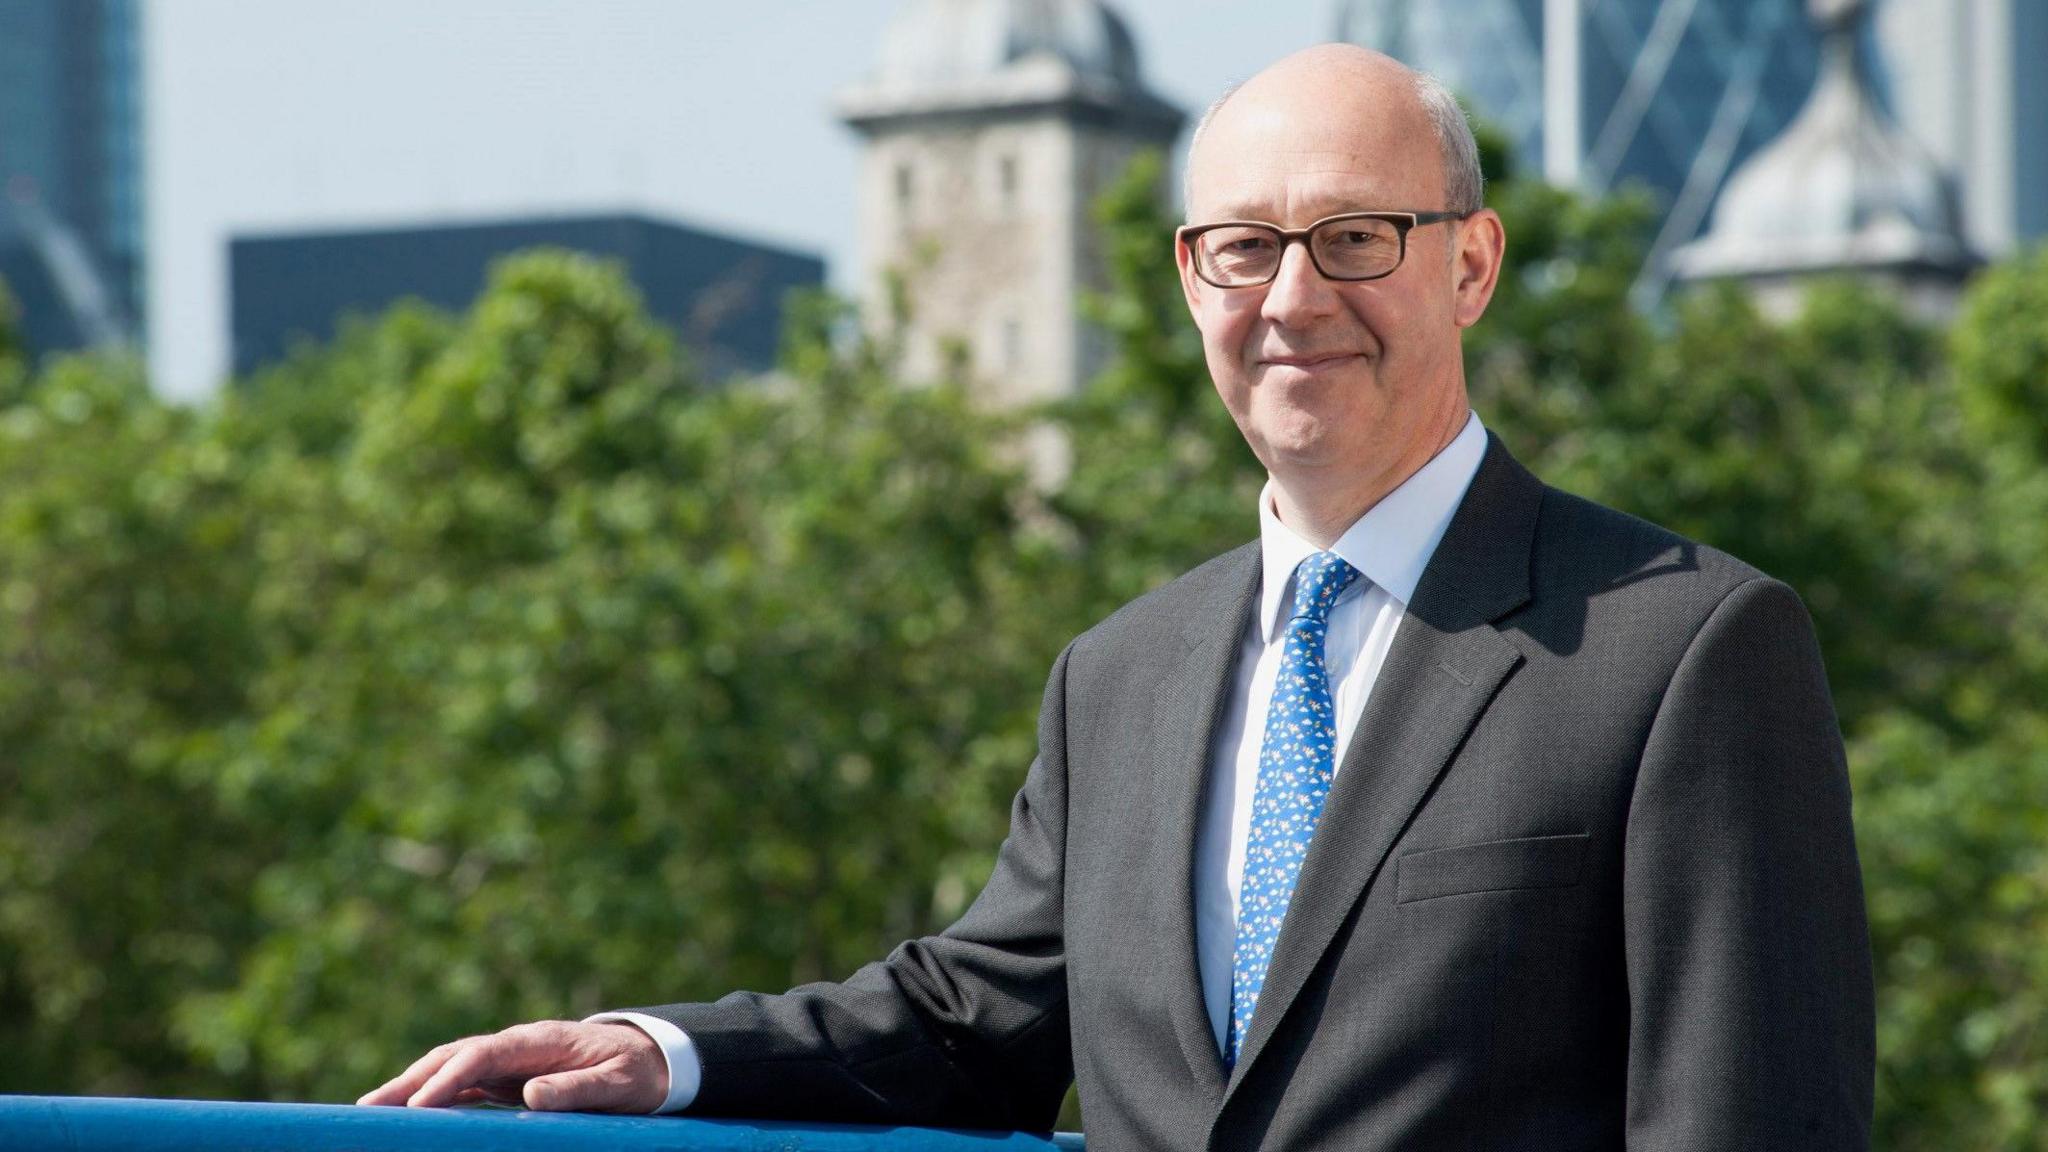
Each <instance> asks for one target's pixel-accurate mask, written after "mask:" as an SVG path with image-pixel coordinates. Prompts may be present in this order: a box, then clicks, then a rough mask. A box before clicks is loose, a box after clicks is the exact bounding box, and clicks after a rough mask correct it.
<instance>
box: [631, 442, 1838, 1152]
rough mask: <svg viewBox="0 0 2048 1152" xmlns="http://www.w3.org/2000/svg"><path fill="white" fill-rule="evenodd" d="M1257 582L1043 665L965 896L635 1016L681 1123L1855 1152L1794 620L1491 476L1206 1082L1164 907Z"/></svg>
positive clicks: (1788, 601)
mask: <svg viewBox="0 0 2048 1152" xmlns="http://www.w3.org/2000/svg"><path fill="white" fill-rule="evenodd" d="M1258 581H1259V563H1258V546H1257V544H1256V543H1253V544H1248V545H1246V546H1244V547H1242V548H1239V549H1236V550H1235V551H1232V552H1229V553H1226V554H1225V555H1222V556H1219V557H1217V558H1215V559H1214V560H1211V561H1209V562H1208V563H1206V564H1204V565H1202V566H1201V567H1199V568H1197V569H1195V570H1194V571H1192V572H1189V573H1187V574H1186V575H1185V576H1182V577H1181V578H1180V579H1178V580H1176V581H1174V582H1173V583H1171V584H1168V585H1167V586H1165V587H1163V588H1160V589H1158V590H1156V591H1154V592H1151V593H1149V594H1147V595H1145V596H1142V597H1140V598H1139V599H1137V600H1135V601H1133V602H1131V603H1130V604H1128V605H1125V606H1124V607H1123V608H1122V609H1120V610H1119V611H1118V612H1117V613H1116V614H1114V615H1113V616H1111V617H1109V618H1108V619H1107V620H1104V621H1103V622H1102V623H1101V624H1099V625H1097V626H1096V627H1094V628H1092V629H1090V630H1089V631H1088V632H1087V633H1085V634H1083V635H1082V636H1080V637H1079V638H1077V639H1075V640H1074V641H1073V642H1072V643H1071V644H1070V645H1069V646H1068V647H1067V649H1066V651H1065V652H1063V653H1061V655H1060V657H1059V660H1058V662H1057V663H1056V664H1055V665H1054V667H1053V671H1052V677H1051V681H1050V683H1049V684H1048V685H1047V687H1046V693H1045V703H1044V709H1043V712H1042V714H1041V716H1040V720H1039V753H1038V757H1037V759H1036V760H1035V761H1034V762H1033V764H1032V766H1031V770H1030V772H1029V774H1028V775H1027V777H1026V779H1025V782H1024V787H1023V789H1022V791H1021V792H1020V793H1019V794H1018V796H1017V799H1016V804H1015V808H1014V811H1013V814H1012V823H1011V828H1010V834H1009V837H1008V839H1007V840H1006V841H1005V842H1004V844H1003V847H1002V851H1001V853H1000V855H999V858H998V860H997V863H996V867H995V872H994V875H993V876H991V878H990V879H989V882H988V886H987V887H986V888H985V889H984V890H983V891H982V892H981V894H980V896H979V897H978V898H977V899H976V900H975V902H974V904H973V906H972V907H971V908H970V909H969V910H968V911H967V913H966V915H965V916H964V917H962V919H961V920H960V921H959V922H958V923H957V924H955V925H953V926H952V927H951V928H949V929H947V930H946V931H945V932H944V933H943V934H941V935H938V936H935V937H930V938H927V939H922V940H914V941H911V942H909V943H906V944H904V945H902V946H901V947H900V948H898V949H896V951H895V952H894V953H892V954H891V955H890V956H889V958H888V959H887V960H885V961H882V962H880V963H877V964H871V965H869V966H867V967H866V968H863V969H862V970H861V971H859V972H858V973H856V974H855V975H854V976H852V977H851V978H850V979H848V980H847V981H845V982H844V983H840V984H814V985H807V986H804V987H801V988H797V989H794V990H792V991H790V992H788V993H786V994H783V995H778V996H766V995H758V994H754V993H735V994H733V995H731V996H728V997H726V998H724V999H722V1000H720V1001H718V1002H717V1003H715V1004H680V1005H668V1006H665V1007H656V1008H645V1009H640V1011H645V1012H650V1013H653V1014H655V1015H658V1016H661V1017H664V1018H666V1019H668V1020H671V1021H673V1022H674V1023H676V1024H678V1025H679V1026H681V1027H682V1028H683V1029H685V1030H686V1031H687V1032H688V1033H689V1034H690V1035H691V1037H692V1038H693V1039H694V1041H695V1043H696V1045H697V1049H698V1052H699V1054H700V1055H701V1056H702V1058H703V1063H704V1078H703V1085H702V1089H701V1091H700V1093H699V1095H698V1098H697V1103H696V1104H695V1105H694V1106H693V1107H692V1109H691V1111H692V1112H693V1113H700V1114H701V1113H708V1114H725V1115H751V1116H784V1117H792V1118H812V1119H835V1120H848V1121H868V1122H879V1123H904V1124H928V1125H948V1126H965V1127H982V1128H1033V1129H1044V1128H1047V1127H1049V1126H1050V1125H1051V1123H1052V1120H1053V1117H1054V1115H1055V1113H1056V1110H1057V1108H1058V1106H1059V1103H1060V1099H1061V1096H1062V1094H1063V1093H1064V1091H1065V1088H1066V1085H1067V1083H1068V1082H1069V1079H1070V1077H1072V1078H1077V1079H1078V1081H1079V1084H1080V1090H1081V1103H1082V1111H1083V1114H1084V1118H1085V1122H1086V1127H1087V1131H1088V1137H1089V1144H1090V1147H1091V1148H1102V1149H1109V1150H1112V1152H1114V1150H1118V1149H1126V1148H1161V1149H1168V1148H1171V1149H1200V1148H1215V1149H1240V1148H1244V1149H1249V1148H1287V1149H1313V1148H1330V1149H1339V1148H1341V1149H1349V1150H1370V1149H1406V1150H1415V1149H1421V1150H1428V1152H1438V1150H1445V1149H1489V1150H1490V1149H1543V1150H1545V1152H1561V1150H1573V1149H1621V1148H1642V1149H1656V1150H1659V1152H1685V1150H1693V1149H1697V1150H1700V1152H1734V1150H1738V1149H1740V1150H1749V1149H1778V1148H1784V1149H1795V1148H1796V1149H1800V1150H1801V1152H1808V1150H1835V1149H1863V1148H1865V1147H1866V1146H1867V1137H1868V1129H1869V1124H1870V1113H1871V1092H1872V1075H1873V1064H1874V1055H1873V1047H1874V1045H1873V1004H1872V979H1871V960H1870V951H1869V939H1868V934H1867V929H1866V926H1865V921H1864V909H1863V894H1862V882H1861V878H1860V874H1859V871H1858V866H1857V860H1856V849H1855V843H1854V840H1853V839H1852V836H1851V831H1850V822H1849V807H1850V804H1849V785H1848V776H1847V771H1846V767H1845V765H1844V762H1843V755H1842V744H1841V738H1840V735H1839V732H1838V730H1837V726H1836V721H1835V715H1834V710H1833V705H1832V703H1831V701H1830V699H1829V695H1828V689H1827V683H1826V680H1825V677H1824V675H1823V672H1822V668H1821V660H1820V654H1819V650H1818V648H1817V646H1816V644H1815V641H1814V637H1813V630H1812V625H1811V623H1810V621H1809V619H1808V617H1807V614H1806V611H1805V609H1804V608H1803V606H1802V605H1801V604H1800V602H1799V600H1798V598H1797V597H1796V596H1795V595H1794V594H1793V593H1792V592H1791V591H1790V590H1789V589H1788V588H1786V587H1785V585H1783V584H1780V583H1778V582H1776V581H1773V580H1771V579H1769V578H1768V577H1765V576H1763V575H1762V574H1760V573H1758V572H1757V571H1755V570H1754V569H1752V568H1749V567H1748V566H1746V565H1744V564H1742V563H1741V562H1739V561H1736V560H1734V559H1732V558H1730V557H1728V556H1726V555H1724V554H1722V553H1719V552H1716V551H1714V550H1713V549H1711V548H1706V547H1703V546H1700V545H1697V544H1694V543H1691V542H1689V541H1687V540H1684V539H1682V538H1680V537H1678V536H1675V535H1673V534H1671V533H1669V532H1666V531H1663V530H1662V529H1659V528H1656V527H1654V526H1652V525H1650V524H1647V523H1644V522H1642V521H1640V520H1636V519H1633V518H1631V517H1628V516H1625V515H1622V514H1621V513H1618V512H1614V511H1612V510H1609V509H1606V508H1603V507H1600V506H1598V505H1596V504H1592V503H1590V502H1588V501H1585V500H1582V499H1579V498H1576V497H1573V496H1570V495H1567V494H1565V493H1562V492H1559V491H1557V490H1555V489H1551V488H1548V487H1546V486H1544V485H1543V484H1542V483H1540V482H1539V481H1538V480H1537V479H1536V478H1535V477H1533V476H1531V475H1530V474H1529V473H1528V472H1527V471H1526V470H1524V469H1523V468H1522V467H1521V466H1520V465H1519V464H1518V463H1516V462H1515V460H1514V459H1513V458H1512V457H1511V456H1509V454H1508V453H1507V451H1506V449H1505V448H1503V447H1502V446H1501V444H1500V442H1499V441H1498V440H1497V439H1495V440H1492V441H1491V442H1490V443H1489V445H1488V449H1487V454H1486V458H1485V460H1484V462H1483V464H1482V465H1481V467H1480V470H1479V473H1478V475H1477V476H1476V477H1475V478H1474V481H1473V483H1472V486H1471V489H1470V490H1469V492H1468V493H1467V495H1466V497H1465V500H1464V502H1463V503H1462V504H1461V505H1460V506H1459V509H1458V511H1457V513H1456V515H1455V517H1454V518H1453V520H1452V522H1451V525H1450V527H1449V529H1448V530H1447V531H1446V533H1445V535H1444V538H1443V541H1442V543H1441V544H1440V545H1439V546H1438V548H1437V551H1436V554H1435V555H1434V557H1433V558H1432V559H1431V560H1430V563H1429V566H1428V568H1427V569H1426V571H1425V572H1424V575H1423V577H1422V581H1421V583H1420V585H1419V586H1418V587H1417V588H1416V591H1415V596H1414V600H1413V602H1412V603H1410V604H1409V606H1408V613H1407V617H1406V619H1405V620H1404V621H1403V623H1402V625H1401V627H1400V630H1399V632H1398V633H1397V635H1396V638H1395V640H1394V643H1393V647H1392V650H1391V651H1390V653H1389V654H1388V656H1387V660H1386V664H1385V666H1384V668H1383V670H1382V671H1381V673H1380V678H1379V680H1378V682H1377V684H1376V686H1375V688H1374V690H1373V693H1372V697H1371V700H1370V702H1369V703H1368V705H1367V708H1366V711H1365V714H1364V716H1363V718H1362V719H1361V721H1360V727H1359V729H1358V732H1357V735H1356V736H1355V738H1354V739H1353V740H1352V741H1351V744H1350V747H1349V749H1348V752H1347V755H1346V756H1345V759H1344V763H1343V765H1342V768H1341V770H1340V772H1339V773H1338V776H1337V782H1336V785H1335V787H1334V788H1333V790H1332V792H1331V794H1330V798H1329V801H1328V806H1327V808H1326V809H1325V812H1324V815H1323V820H1322V824H1321V826H1320V827H1319V828H1318V829H1317V831H1316V834H1315V839H1314V842H1313V843H1312V845H1311V847H1310V850H1309V855H1308V858H1307V861H1306V862H1305V864H1304V866H1303V869H1302V873H1301V878H1300V881H1299V887H1298V888H1297V890H1296V893H1295V896H1294V899H1293V902H1292V904H1291V906H1290V908H1289V911H1288V914H1287V919H1286V922H1285V924H1284V926H1283V928H1282V931H1281V935H1280V939H1279V942H1278V944H1277V946H1276V950H1275V954H1274V957H1273V960H1272V963H1271V966H1270V968H1269V970H1268V974H1267V977H1266V983H1265V986H1264V988H1263V990H1262V992H1261V995H1260V999H1259V1006H1258V1012H1257V1015H1256V1016H1255V1017H1254V1019H1253V1021H1252V1024H1251V1028H1250V1031H1249V1033H1248V1034H1247V1037H1246V1039H1245V1042H1244V1045H1243V1053H1242V1056H1241V1058H1240V1059H1239V1061H1238V1063H1237V1065H1236V1067H1235V1069H1234V1070H1233V1071H1232V1072H1231V1073H1230V1074H1228V1075H1226V1074H1225V1072H1224V1069H1223V1066H1222V1063H1221V1060H1220V1058H1219V1056H1218V1053H1217V1049H1216V1043H1215V1040H1214V1038H1213V1035H1212V1033H1211V1032H1210V1030H1209V1024H1208V1018H1207V1016H1206V1014H1205V1012H1204V1009H1203V1005H1202V999H1201V990H1200V986H1199V982H1198V976H1197V971H1196V959H1195V935H1194V912H1193V897H1192V881H1191V878H1190V868H1191V862H1192V854H1193V850H1194V842H1195V829H1196V820H1197V814H1198V813H1199V812H1200V810H1201V807H1202V797H1201V791H1202V788H1203V785H1204V780H1205V778H1206V775H1207V760H1208V755H1209V747H1210V732H1211V729H1212V727H1213V726H1214V724H1215V722H1216V717H1217V715H1218V712H1219V702H1220V701H1221V699H1222V696H1223V693H1224V691H1225V684H1226V682H1227V680H1228V678H1229V675H1230V672H1231V670H1232V668H1233V666H1234V664H1235V662H1236V660H1237V658H1238V652H1239V643H1240V640H1241V638H1242V637H1243V636H1244V634H1245V630H1246V628H1247V627H1248V626H1249V622H1250V620H1251V613H1252V611H1253V603H1254V598H1255V594H1256V591H1257V587H1258Z"/></svg>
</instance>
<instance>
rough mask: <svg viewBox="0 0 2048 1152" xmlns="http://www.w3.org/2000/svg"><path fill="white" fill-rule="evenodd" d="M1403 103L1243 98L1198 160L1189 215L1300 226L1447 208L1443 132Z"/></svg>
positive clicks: (1217, 123)
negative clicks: (1376, 212)
mask: <svg viewBox="0 0 2048 1152" xmlns="http://www.w3.org/2000/svg"><path fill="white" fill-rule="evenodd" d="M1402 104H1403V102H1400V101H1386V100H1378V101H1373V100H1361V99H1359V98H1356V97H1353V98H1350V99H1345V98H1344V97H1341V96H1340V97H1338V98H1336V99H1333V100H1328V101H1323V102H1315V101H1301V100H1293V101H1285V102H1273V101H1263V100H1259V101H1246V103H1245V105H1244V106H1240V105H1239V104H1238V102H1237V101H1235V100H1233V101H1232V102H1230V103H1228V104H1226V105H1224V107H1223V108H1222V109H1220V110H1219V111H1218V113H1217V115H1216V118H1215V120H1214V121H1213V122H1212V123H1211V125H1210V127H1209V130H1208V131H1206V132H1205V133H1203V136H1202V140H1201V144H1200V147H1199V148H1197V149H1196V150H1195V154H1194V155H1192V156H1190V157H1189V159H1188V163H1189V179H1188V195H1189V204H1188V212H1189V217H1190V218H1191V219H1194V220H1197V221H1199V220H1222V219H1235V218H1247V217H1248V218H1254V219H1261V220H1271V221H1272V222H1274V223H1276V224H1283V225H1286V226H1289V227H1299V226H1301V225H1303V224H1306V223H1308V222H1309V221H1311V220H1315V219H1317V218H1319V217H1322V216H1329V215H1333V214H1335V213H1338V212H1352V211H1359V210H1362V209H1372V208H1389V209H1408V210H1430V209H1435V208H1439V207H1441V205H1440V204H1438V203H1437V201H1439V200H1441V199H1442V198H1443V167H1442V161H1441V159H1440V153H1439V151H1438V149H1437V144H1436V136H1435V131H1434V129H1433V127H1432V126H1431V125H1430V124H1429V121H1428V119H1427V118H1426V117H1424V116H1422V115H1420V114H1419V111H1418V110H1416V109H1414V108H1413V106H1412V105H1409V106H1406V107H1404V106H1402Z"/></svg>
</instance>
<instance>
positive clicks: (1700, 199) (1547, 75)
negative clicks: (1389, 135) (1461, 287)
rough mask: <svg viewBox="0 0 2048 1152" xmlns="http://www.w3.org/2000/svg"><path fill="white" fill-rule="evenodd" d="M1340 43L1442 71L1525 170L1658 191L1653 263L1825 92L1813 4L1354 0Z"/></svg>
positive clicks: (1588, 184)
mask: <svg viewBox="0 0 2048 1152" xmlns="http://www.w3.org/2000/svg"><path fill="white" fill-rule="evenodd" d="M1337 13H1338V14H1337V25H1336V29H1335V33H1336V38H1337V39H1340V40H1346V41H1349V42H1352V43H1357V44H1364V45H1366V46H1367V47H1371V48H1378V49H1380V50H1381V51H1384V52H1386V53H1387V54H1389V55H1391V56H1394V57H1396V58H1397V59H1400V60H1402V61H1404V62H1406V63H1408V64H1410V65H1413V66H1414V67H1417V68H1421V69H1423V70H1425V71H1428V72H1432V73H1434V74H1436V75H1437V76H1438V77H1440V78H1441V79H1442V80H1443V81H1444V82H1445V83H1446V84H1448V85H1450V87H1451V88H1452V89H1453V90H1455V91H1456V92H1458V93H1459V95H1461V96H1463V97H1464V98H1465V99H1466V100H1467V101H1468V102H1469V104H1470V105H1471V107H1472V110H1473V111H1474V112H1475V113H1476V114H1477V115H1478V116H1480V117H1481V118H1483V119H1485V120H1486V121H1488V122H1489V123H1491V124H1493V125H1495V126H1497V127H1499V128H1500V129H1502V130H1503V131H1504V132H1506V133H1507V135H1508V137H1509V139H1510V141H1511V142H1512V144H1513V145H1514V153H1515V157H1516V161H1517V163H1518V164H1519V165H1521V169H1522V170H1523V171H1533V172H1540V173H1541V175H1542V176H1543V177H1544V179H1546V180H1548V181H1550V182H1551V183H1553V184H1558V185H1562V186H1566V187H1574V188H1579V189H1582V190H1584V191H1587V192H1592V193H1596V194H1598V193H1604V192H1608V191H1611V190H1613V189H1616V188H1618V187H1620V186H1621V185H1623V184H1626V183H1628V182H1631V181H1635V182H1640V183H1642V184H1645V185H1647V186H1649V188H1650V189H1652V190H1653V191H1654V192H1655V194H1656V195H1657V197H1658V199H1659V200H1660V211H1659V217H1658V224H1657V234H1656V239H1655V242H1654V244H1653V247H1652V252H1651V255H1650V259H1649V261H1648V264H1649V267H1650V270H1651V286H1652V287H1653V288H1654V287H1656V280H1655V276H1656V272H1655V270H1656V269H1659V268H1661V267H1662V264H1663V261H1664V257H1665V256H1666V254H1668V253H1669V252H1670V251H1671V250H1672V249H1674V248H1676V247H1677V246H1678V245H1680V244H1683V243H1685V242H1686V241H1688V240H1691V239H1693V238H1694V237H1695V236H1696V235H1697V234H1698V233H1699V231H1700V229H1701V227H1702V226H1703V225H1704V223H1705V222H1706V219H1707V214H1708V210H1709V208H1710V207H1711V205H1712V204H1713V202H1714V198H1715V196H1716V195H1717V194H1718V193H1719V192H1720V190H1721V188H1722V187H1723V185H1724V184H1725V183H1726V182H1727V179H1728V177H1729V175H1730V174H1731V173H1733V172H1734V171H1735V170H1736V168H1737V167H1738V166H1740V165H1741V164H1742V162H1743V161H1744V160H1746V159H1748V158H1749V157H1750V156H1751V155H1753V154H1755V152H1756V151H1757V150H1758V149H1760V148H1762V147H1763V146H1764V145H1765V144H1767V143H1769V142H1770V141H1771V140H1772V139H1774V138H1775V137H1776V136H1777V135H1778V134H1779V133H1780V132H1781V131H1782V130H1783V129H1784V127H1785V126H1786V125H1787V124H1788V123H1790V121H1791V119H1792V117H1793V115H1794V114H1795V113H1797V112H1798V111H1799V109H1800V107H1801V105H1802V104H1803V103H1804V101H1805V99H1806V95H1807V92H1808V91H1809V90H1810V89H1811V88H1812V86H1813V78H1814V70H1815V62H1816V60H1817V59H1818V52H1817V44H1816V41H1815V39H1814V37H1813V34H1812V31H1811V28H1810V26H1809V24H1808V22H1807V20H1806V12H1805V0H1692V2H1688V3H1677V2H1672V0H1340V3H1339V4H1338V8H1337Z"/></svg>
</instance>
